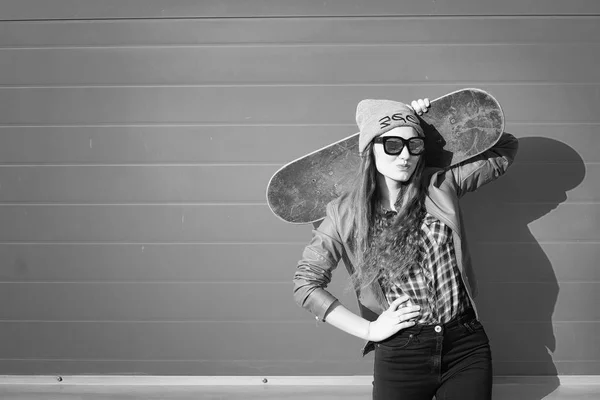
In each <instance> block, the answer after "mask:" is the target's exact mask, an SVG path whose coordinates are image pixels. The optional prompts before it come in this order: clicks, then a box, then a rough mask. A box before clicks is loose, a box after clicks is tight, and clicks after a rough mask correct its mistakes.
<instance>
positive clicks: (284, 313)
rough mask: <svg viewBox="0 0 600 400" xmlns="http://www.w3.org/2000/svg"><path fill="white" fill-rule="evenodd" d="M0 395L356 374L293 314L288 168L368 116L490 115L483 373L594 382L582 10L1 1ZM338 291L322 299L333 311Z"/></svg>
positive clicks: (482, 228) (593, 205) (593, 59)
mask: <svg viewBox="0 0 600 400" xmlns="http://www.w3.org/2000/svg"><path fill="white" fill-rule="evenodd" d="M0 19H1V21H0V47H1V48H0V374H59V373H60V374H162V375H195V374H198V375H347V374H370V373H371V372H372V360H371V358H372V355H369V356H367V357H366V358H365V359H361V358H360V355H359V352H360V347H361V346H362V341H361V340H359V339H356V338H353V337H351V336H349V335H346V334H344V333H342V332H340V331H337V330H335V329H334V328H332V327H330V326H328V325H319V326H316V323H315V320H314V318H313V317H312V316H311V315H310V314H308V313H307V312H305V311H304V310H302V309H300V308H299V307H297V306H296V305H295V304H294V303H293V301H292V291H291V290H292V285H291V279H292V275H293V273H294V268H295V264H296V262H297V260H298V258H299V256H300V253H301V251H302V248H303V246H304V244H305V243H306V242H307V241H308V240H309V239H310V234H311V233H310V231H311V227H310V226H292V225H288V224H285V223H283V222H281V221H279V220H278V219H277V218H276V217H274V216H273V215H272V214H271V213H270V211H269V210H268V208H267V206H266V202H265V189H266V185H267V182H268V179H269V177H270V176H271V175H272V174H273V173H274V172H275V171H276V170H277V169H278V168H279V167H280V166H281V165H283V164H284V163H286V162H288V161H290V160H292V159H294V158H297V157H299V156H302V155H304V154H305V153H308V152H310V151H312V150H315V149H317V148H319V147H321V146H324V145H327V144H329V143H331V142H333V141H335V140H338V139H341V138H343V137H345V136H348V135H350V134H353V133H355V132H356V126H355V123H354V110H355V107H356V104H357V102H358V101H359V100H361V99H363V98H390V99H395V100H401V101H410V100H412V99H415V98H420V97H429V98H431V99H433V98H436V97H438V96H442V95H444V94H446V93H448V92H451V91H453V90H456V89H460V88H463V87H479V88H482V89H485V90H488V91H489V92H491V93H492V94H493V95H494V96H495V97H497V99H498V100H499V101H500V103H501V104H502V106H503V107H504V110H505V114H506V120H507V127H506V130H507V131H508V132H511V133H513V134H514V135H516V136H517V137H519V138H520V139H521V151H520V154H519V157H518V160H517V162H516V163H515V165H514V167H513V168H512V169H511V170H510V171H509V173H508V174H507V176H506V177H505V178H503V179H502V180H500V181H498V182H497V183H495V184H494V185H490V186H489V187H485V188H483V189H482V190H480V191H479V192H477V193H475V194H472V195H470V196H468V197H467V198H465V201H464V208H465V212H466V220H467V221H466V223H467V224H468V226H469V227H470V228H469V238H470V242H471V245H472V251H473V257H474V262H475V265H476V268H477V271H478V277H479V281H480V287H481V294H480V296H479V298H478V304H479V306H480V309H481V313H482V319H483V320H484V322H485V325H486V327H487V330H488V333H489V336H490V339H491V342H492V347H493V351H494V366H495V373H496V374H497V375H540V374H541V375H545V374H546V375H555V374H557V373H559V374H600V346H598V337H600V307H598V304H600V269H599V268H598V259H599V258H600V247H599V246H598V241H599V240H600V229H599V228H600V224H599V222H600V206H599V203H598V202H599V200H600V183H599V182H600V167H599V166H600V164H599V162H600V152H599V149H600V132H599V126H600V113H599V112H598V108H599V107H598V106H599V104H598V103H599V100H600V68H598V61H599V60H600V57H599V55H600V3H598V2H596V1H593V0H588V1H584V0H578V1H569V2H566V1H558V0H556V1H522V0H510V1H494V2H492V1H485V2H482V1H478V0H447V1H441V0H440V1H433V2H431V1H427V2H408V1H404V2H399V1H393V0H379V1H371V2H368V3H367V2H364V1H358V0H350V1H341V0H333V1H327V2H324V1H302V2H299V1H293V0H285V1H275V0H272V1H267V0H257V1H251V2H250V1H241V0H240V1H233V0H223V1H216V0H214V1H183V0H170V1H156V0H152V1H150V0H129V1H122V0H120V1H117V0H113V1H106V0H105V1H100V0H94V1H92V0H86V1H83V0H80V1H68V0H54V1H46V0H35V1H34V0H4V1H2V2H0ZM346 277H347V275H346V272H345V271H344V268H343V267H341V268H340V269H339V270H338V271H336V274H335V276H334V283H333V285H332V286H331V290H332V291H333V292H334V294H336V295H338V296H339V297H340V298H341V299H342V302H344V303H345V304H346V305H348V306H349V307H350V308H352V309H356V300H355V299H354V296H353V295H352V294H349V293H345V292H344V291H343V289H344V287H345V285H346V281H345V280H346Z"/></svg>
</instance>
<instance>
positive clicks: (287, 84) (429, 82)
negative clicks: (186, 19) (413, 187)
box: [0, 80, 600, 100]
mask: <svg viewBox="0 0 600 400" xmlns="http://www.w3.org/2000/svg"><path fill="white" fill-rule="evenodd" d="M446 85H452V86H457V85H459V86H462V87H464V88H478V87H480V86H505V85H511V86H516V85H527V86H586V87H588V86H596V85H600V82H598V81H591V82H578V81H527V80H523V81H498V80H495V81H482V82H469V81H465V82H452V83H449V82H448V81H445V80H440V81H435V80H425V81H417V80H414V81H410V82H406V83H398V82H362V83H356V82H352V81H349V82H341V83H291V82H278V83H236V84H226V83H211V84H197V83H193V84H185V83H178V84H151V85H149V84H135V85H131V84H128V85H125V84H122V85H114V84H106V85H0V90H19V89H96V88H99V89H114V88H118V89H126V88H145V89H152V88H161V89H163V88H282V87H290V88H297V87H301V88H304V87H308V88H312V87H357V88H358V87H410V86H446ZM432 100H433V99H432Z"/></svg>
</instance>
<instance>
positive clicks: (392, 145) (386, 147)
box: [373, 136, 425, 156]
mask: <svg viewBox="0 0 600 400" xmlns="http://www.w3.org/2000/svg"><path fill="white" fill-rule="evenodd" d="M373 142H375V143H383V151H385V154H388V155H390V156H397V155H398V154H400V153H402V150H404V146H406V147H407V148H408V152H409V153H410V154H412V155H413V156H418V155H421V154H423V152H424V151H425V138H422V137H412V138H410V139H404V138H402V137H400V136H377V137H376V138H375V139H373Z"/></svg>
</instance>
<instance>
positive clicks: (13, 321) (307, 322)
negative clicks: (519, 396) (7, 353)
mask: <svg viewBox="0 0 600 400" xmlns="http://www.w3.org/2000/svg"><path fill="white" fill-rule="evenodd" d="M306 317H307V319H302V320H284V319H278V320H266V319H265V320H260V319H247V320H185V321H177V320H151V321H149V320H145V321H135V320H126V321H124V320H120V321H119V320H66V319H65V320H41V319H35V320H26V319H0V325H2V324H60V323H70V324H95V323H103V324H104V323H107V324H170V323H175V324H207V323H208V324H256V323H257V322H260V323H261V324H271V325H283V324H298V325H315V320H314V319H313V318H311V316H310V314H306ZM481 322H482V323H483V324H486V325H494V324H496V325H499V324H504V323H516V324H528V325H539V324H544V325H545V324H548V321H547V320H537V321H536V320H529V321H528V320H515V321H510V320H501V321H493V322H492V321H488V320H486V319H481ZM551 323H552V324H553V325H559V324H574V323H576V324H600V321H551ZM318 325H319V326H320V325H323V323H321V322H319V323H318Z"/></svg>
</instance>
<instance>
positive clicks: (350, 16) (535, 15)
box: [0, 12, 600, 23]
mask: <svg viewBox="0 0 600 400" xmlns="http://www.w3.org/2000/svg"><path fill="white" fill-rule="evenodd" d="M565 17H573V18H588V17H592V18H594V17H600V13H593V12H591V13H588V14H582V13H567V12H565V13H562V14H541V13H531V14H509V13H506V14H493V15H490V14H469V15H464V14H462V13H457V14H452V13H440V14H406V15H405V14H386V15H381V14H361V15H353V14H340V15H337V14H327V15H314V14H295V15H284V14H278V15H257V16H256V17H248V16H246V15H244V16H217V15H211V16H196V17H190V16H188V15H177V16H164V17H156V16H147V17H133V16H131V17H98V18H86V17H74V18H52V17H44V18H23V19H20V18H19V19H11V18H8V19H3V18H1V17H0V23H3V22H6V23H14V22H56V23H61V22H72V21H82V22H97V21H98V22H103V21H106V22H110V21H132V22H133V21H169V20H170V21H173V20H177V21H181V20H190V21H206V20H208V21H210V20H214V21H222V20H247V19H264V20H273V19H282V20H288V19H298V18H312V19H333V18H340V19H349V20H350V19H361V18H397V19H404V18H406V19H413V18H419V19H441V18H444V19H454V18H458V19H497V18H548V19H552V18H565Z"/></svg>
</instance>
